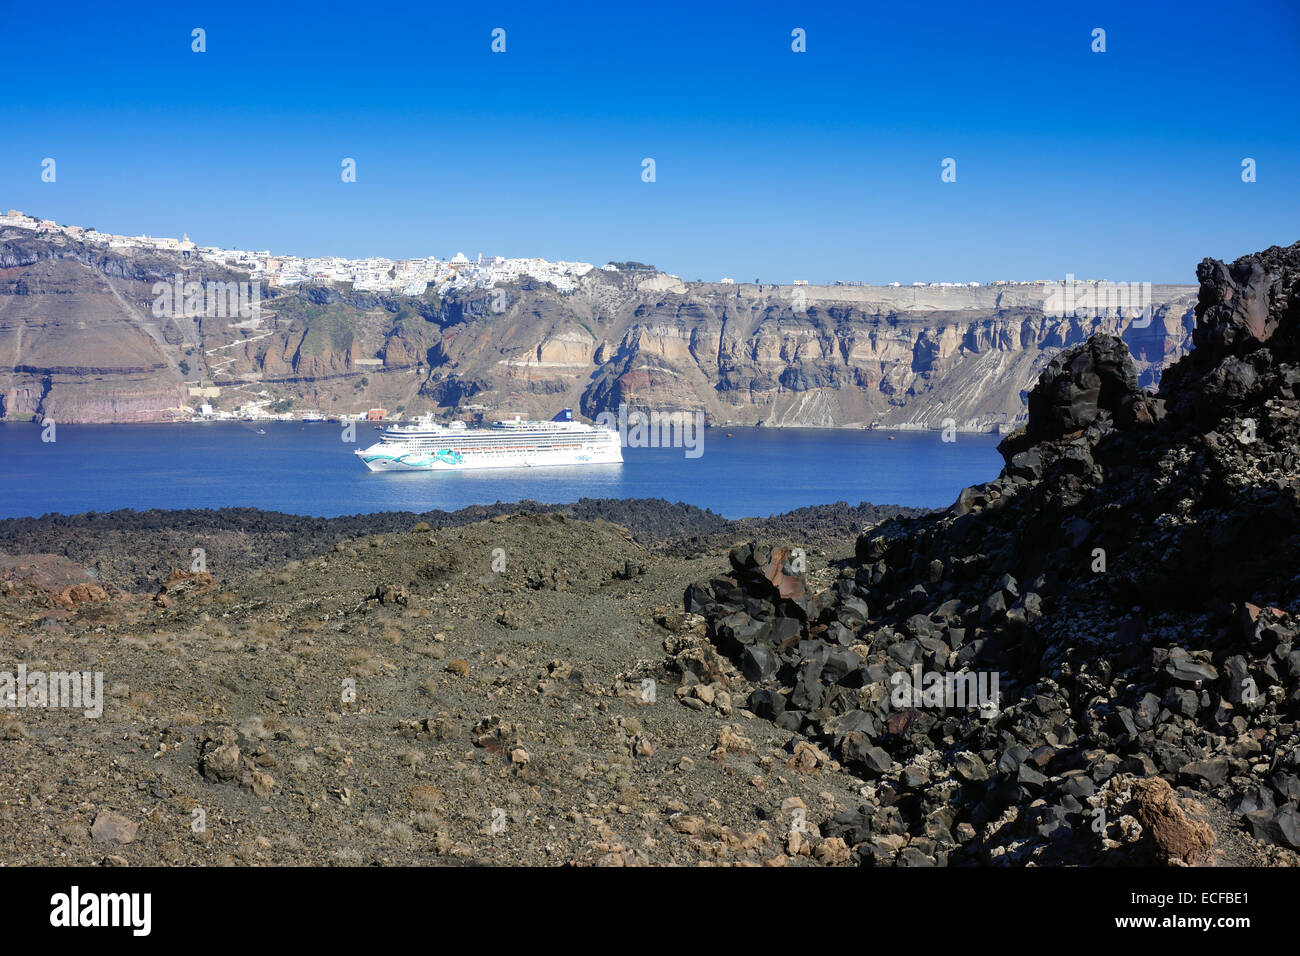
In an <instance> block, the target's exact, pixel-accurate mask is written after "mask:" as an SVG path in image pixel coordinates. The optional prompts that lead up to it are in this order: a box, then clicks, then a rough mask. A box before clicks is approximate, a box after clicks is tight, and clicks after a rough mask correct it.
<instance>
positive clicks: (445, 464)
mask: <svg viewBox="0 0 1300 956" xmlns="http://www.w3.org/2000/svg"><path fill="white" fill-rule="evenodd" d="M356 455H357V457H358V458H360V459H361V461H362V463H363V464H364V465H365V466H366V467H367V468H369V469H370V470H371V471H482V470H488V469H506V468H556V467H562V466H575V465H617V464H622V462H623V450H622V448H620V447H619V446H618V445H617V444H614V445H613V446H612V447H604V448H592V449H584V450H583V451H581V452H579V453H577V454H574V453H573V452H537V453H533V454H512V455H500V456H488V455H474V454H469V453H467V454H464V455H461V454H459V453H457V452H450V453H449V452H448V451H447V450H442V451H429V450H428V449H422V448H417V449H405V448H401V447H393V445H392V444H391V443H381V444H379V445H375V446H373V447H371V448H366V449H362V450H359V451H357V452H356Z"/></svg>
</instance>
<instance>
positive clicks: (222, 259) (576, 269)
mask: <svg viewBox="0 0 1300 956" xmlns="http://www.w3.org/2000/svg"><path fill="white" fill-rule="evenodd" d="M2 226H13V227H16V228H18V229H30V230H33V231H34V232H37V233H55V234H61V235H65V236H68V237H69V238H71V239H76V240H79V241H81V242H87V243H91V244H94V245H101V246H105V247H107V248H109V249H121V250H124V251H134V252H148V251H158V252H174V253H177V254H179V255H181V256H182V257H186V258H194V259H197V260H199V261H200V262H210V263H212V264H214V265H219V266H224V267H226V268H228V269H235V270H238V271H240V272H246V273H248V274H249V277H250V279H252V280H253V281H256V282H262V283H265V285H266V286H268V287H272V288H274V287H277V286H294V285H298V284H299V283H302V282H348V283H351V284H352V287H353V288H354V289H356V290H358V291H365V292H391V293H398V294H401V295H409V296H418V295H423V294H424V293H425V292H426V291H427V290H428V289H429V288H430V287H433V289H434V290H435V291H437V292H439V293H443V292H449V291H457V290H461V289H485V288H491V287H492V286H494V285H496V284H498V283H502V282H506V283H508V282H513V281H517V280H518V279H520V278H523V277H528V278H532V279H536V280H537V281H539V282H549V283H551V284H552V285H553V286H555V288H556V289H558V290H559V291H560V292H572V291H573V290H574V289H576V288H577V287H578V279H580V278H582V277H583V276H584V275H586V274H587V273H588V272H590V271H591V270H592V269H594V268H595V266H593V265H592V264H591V263H589V262H549V261H547V260H546V259H538V258H528V259H506V258H504V257H502V256H483V255H480V256H478V258H476V259H470V258H469V257H467V256H466V255H465V254H464V253H459V252H458V253H456V255H454V256H453V257H452V258H450V259H438V258H436V257H434V256H429V257H428V258H424V259H384V258H381V257H372V258H367V259H345V258H343V257H342V256H316V257H309V258H304V257H302V256H280V255H272V254H271V253H270V252H247V251H245V250H242V249H221V248H218V247H217V246H199V245H195V243H194V242H193V241H191V240H190V237H189V236H187V235H184V236H182V237H181V238H180V239H172V238H167V237H158V236H118V235H114V234H112V233H107V232H97V231H96V230H94V229H86V228H84V227H82V226H61V225H59V224H58V223H56V222H54V221H53V220H50V219H37V218H34V217H32V216H27V215H24V214H23V213H22V212H21V211H20V210H17V209H10V210H9V211H8V213H7V214H6V215H4V216H0V227H2Z"/></svg>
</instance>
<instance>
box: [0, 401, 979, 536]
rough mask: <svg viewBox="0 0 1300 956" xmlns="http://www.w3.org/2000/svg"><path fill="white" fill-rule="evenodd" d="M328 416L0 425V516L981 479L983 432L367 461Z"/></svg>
mask: <svg viewBox="0 0 1300 956" xmlns="http://www.w3.org/2000/svg"><path fill="white" fill-rule="evenodd" d="M371 427H373V426H368V425H364V424H359V425H358V427H357V429H356V442H355V443H347V442H345V441H343V440H342V438H343V432H342V430H341V429H340V427H339V426H338V425H337V424H328V423H319V424H302V423H291V422H268V423H261V424H252V423H240V422H210V423H194V424H153V425H58V426H57V428H56V430H55V432H54V435H53V438H54V440H53V441H44V440H42V439H43V437H50V436H49V435H48V433H47V432H46V431H45V430H44V429H42V427H41V426H39V425H35V424H22V423H8V424H0V518H14V517H39V516H42V515H46V514H50V513H62V514H81V513H83V512H92V511H93V512H107V511H115V510H117V509H120V508H133V509H136V510H144V509H148V508H224V507H253V508H261V509H265V510H270V511H282V512H287V513H289V514H300V515H313V516H317V517H336V516H339V515H353V514H366V513H371V512H376V511H414V512H421V511H430V510H438V509H440V510H445V511H455V510H457V509H459V508H464V507H467V506H470V505H486V504H493V503H496V502H514V501H524V500H532V501H538V502H543V503H548V504H567V503H570V502H574V501H577V500H578V499H580V498H664V499H666V500H668V501H670V502H677V501H682V502H685V503H687V504H691V505H696V506H698V507H700V508H707V509H710V510H712V511H714V512H716V513H718V514H720V515H722V516H724V517H726V518H741V517H767V516H770V515H774V514H781V513H783V512H786V511H791V510H793V509H795V508H800V507H804V506H806V505H817V504H831V503H834V502H837V501H845V502H848V503H850V504H858V503H859V502H863V501H867V502H871V503H872V504H878V505H883V504H896V505H908V506H912V507H924V508H938V507H946V506H948V505H950V504H952V502H953V501H954V500H955V499H956V497H957V493H958V492H959V491H960V490H961V489H962V488H964V487H965V486H967V485H972V484H978V483H980V482H983V481H989V480H991V479H992V478H994V477H996V476H997V474H998V471H999V470H1000V468H1001V465H1002V460H1001V457H1000V456H999V455H998V453H997V442H998V437H997V436H996V435H992V434H973V433H958V434H957V436H956V441H952V442H945V441H943V440H942V435H941V433H940V432H937V431H934V432H913V431H897V432H890V431H887V430H874V431H865V430H848V429H812V428H793V429H792V428H785V429H771V428H731V429H726V428H709V429H707V430H706V431H705V432H704V441H703V445H702V449H703V451H702V454H700V455H699V456H698V457H687V455H686V452H685V450H684V449H681V448H625V449H624V450H623V456H624V462H623V464H621V465H598V466H570V467H564V468H549V469H542V468H520V469H501V470H487V471H467V472H390V473H378V472H371V471H368V470H367V469H366V468H365V466H364V465H362V463H361V462H360V461H359V460H358V459H357V458H356V457H355V456H354V455H353V454H352V452H353V451H354V449H356V448H359V447H365V446H366V445H369V444H371V443H373V442H374V441H376V440H378V435H377V434H371V433H370V428H371Z"/></svg>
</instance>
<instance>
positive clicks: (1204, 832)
mask: <svg viewBox="0 0 1300 956" xmlns="http://www.w3.org/2000/svg"><path fill="white" fill-rule="evenodd" d="M1132 794H1133V806H1132V811H1131V812H1132V814H1133V816H1134V817H1135V818H1136V819H1137V821H1138V823H1140V824H1142V831H1143V842H1145V843H1147V845H1148V847H1149V848H1150V850H1151V854H1152V856H1153V858H1154V862H1156V863H1164V864H1177V863H1182V864H1186V865H1189V866H1194V865H1196V864H1197V863H1200V862H1202V861H1203V860H1204V859H1205V858H1206V857H1207V856H1208V855H1209V852H1210V847H1211V846H1212V845H1213V844H1214V831H1213V830H1211V829H1210V827H1209V825H1208V824H1206V823H1202V822H1201V821H1199V820H1193V819H1191V818H1190V817H1188V816H1187V814H1186V813H1185V812H1184V811H1183V808H1182V807H1181V806H1180V805H1179V803H1178V797H1177V795H1176V794H1175V793H1174V791H1173V788H1172V787H1170V786H1169V783H1168V782H1167V781H1166V780H1164V779H1163V778H1161V777H1148V778H1146V779H1143V780H1135V781H1133V784H1132Z"/></svg>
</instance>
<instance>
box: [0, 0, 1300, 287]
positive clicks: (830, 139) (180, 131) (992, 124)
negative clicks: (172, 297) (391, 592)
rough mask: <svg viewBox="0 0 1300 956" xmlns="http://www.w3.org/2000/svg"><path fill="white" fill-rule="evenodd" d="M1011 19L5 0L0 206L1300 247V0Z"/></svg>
mask: <svg viewBox="0 0 1300 956" xmlns="http://www.w3.org/2000/svg"><path fill="white" fill-rule="evenodd" d="M989 6H992V5H990V4H982V3H980V4H977V3H965V4H947V3H942V2H925V3H915V4H913V3H902V4H900V3H890V4H879V5H878V4H874V3H864V2H859V3H847V4H838V3H817V4H814V5H810V4H806V3H762V2H758V3H754V2H746V3H735V4H726V3H720V4H703V3H675V2H669V0H655V2H639V3H617V4H615V3H612V2H600V3H597V2H593V3H564V2H549V0H548V2H546V3H537V2H531V3H527V4H502V3H470V4H441V3H439V4H427V3H426V4H418V5H417V4H411V5H409V6H408V5H405V4H392V3H386V2H382V0H375V2H369V0H368V2H357V0H350V2H346V3H344V2H336V0H321V2H314V3H310V4H308V3H293V2H283V3H279V2H273V3H266V2H262V3H255V4H254V3H249V4H244V3H240V2H222V3H190V2H184V0H176V2H171V3H167V4H157V5H153V4H148V3H143V4H128V5H118V4H105V3H103V2H102V0H99V2H95V3H81V2H68V3H58V4H49V3H38V4H33V3H27V2H11V0H0V23H3V24H4V36H5V44H6V49H7V51H8V53H9V56H8V57H7V61H8V69H7V70H6V82H5V84H4V91H3V93H0V124H2V126H0V128H2V129H3V135H2V136H0V206H3V207H4V208H6V209H7V208H11V207H12V208H18V209H22V210H24V211H25V212H28V213H31V214H36V215H39V216H42V217H45V218H51V219H55V220H57V221H59V222H61V223H73V224H79V225H84V226H93V227H95V228H97V229H99V230H101V231H105V232H115V233H125V234H132V235H139V234H149V235H155V236H177V237H179V236H180V235H181V234H182V233H187V234H188V235H189V236H190V238H191V239H193V240H194V241H195V242H197V243H199V244H201V245H217V246H222V247H226V248H243V249H253V250H262V249H269V250H271V251H272V252H276V253H286V254H296V255H342V256H348V257H353V258H356V257H363V256H386V257H389V258H408V257H418V256H429V255H436V256H439V257H441V258H449V257H451V256H452V255H454V254H455V253H456V252H464V253H466V254H467V255H469V256H471V257H473V256H475V255H477V254H479V253H483V254H485V255H505V256H541V257H544V258H547V259H567V260H577V261H585V262H593V263H596V264H603V263H605V262H607V261H610V260H628V259H634V260H638V261H641V262H647V263H651V264H653V265H655V266H657V267H659V268H660V269H662V270H664V271H667V272H671V273H674V274H677V275H679V276H681V277H682V278H683V279H687V280H692V279H706V280H716V279H718V278H721V277H723V276H728V277H732V278H735V279H736V280H737V281H753V280H754V279H761V280H762V281H763V282H782V283H786V282H790V281H793V280H795V279H807V280H809V281H811V282H813V283H819V282H827V281H833V280H855V281H864V282H869V283H872V284H880V283H887V282H892V281H898V282H903V283H908V282H913V281H980V282H987V281H991V280H995V279H1039V278H1063V277H1064V276H1065V275H1066V274H1073V275H1075V276H1078V277H1080V278H1085V277H1090V278H1107V279H1110V280H1111V281H1149V282H1189V283H1190V282H1195V266H1196V263H1198V262H1199V261H1200V260H1201V259H1202V258H1203V257H1205V256H1212V257H1215V258H1222V259H1232V258H1236V257H1237V256H1240V255H1244V254H1247V253H1250V252H1253V251H1256V250H1258V249H1262V248H1265V247H1267V246H1270V245H1274V244H1282V245H1289V244H1291V243H1292V242H1295V241H1296V240H1300V123H1298V122H1297V119H1298V118H1300V117H1298V115H1297V114H1298V113H1300V97H1297V95H1296V92H1297V90H1300V3H1296V2H1294V0H1289V2H1282V0H1279V2H1249V0H1245V2H1238V0H1233V2H1231V3H1229V2H1227V0H1219V2H1215V3H1203V2H1200V0H1187V2H1177V3H1135V2H1132V0H1126V2H1121V3H1087V4H1077V5H1076V4H1071V3H1059V4H1058V3H1041V2H1036V3H1023V4H1020V3H1010V4H1000V5H997V6H998V7H999V8H1000V9H999V12H996V13H992V12H990V11H989V10H987V9H985V8H986V7H989ZM195 28H201V29H202V30H204V31H205V42H206V51H205V52H202V53H198V52H194V51H193V49H192V45H193V42H194V41H193V37H192V31H193V30H194V29H195ZM498 28H499V29H503V30H504V31H505V52H503V53H495V52H493V50H492V43H493V36H492V33H493V31H494V30H496V29H498ZM796 29H799V30H802V31H804V36H805V38H806V39H805V45H806V51H805V52H795V51H794V50H793V49H792V44H794V42H795V41H794V39H793V38H792V31H794V30H796ZM1097 29H1102V30H1104V31H1105V52H1093V49H1092V47H1093V45H1094V42H1095V41H1094V30H1097ZM46 158H51V159H54V160H55V181H54V182H44V181H42V168H43V167H42V163H43V161H44V160H45V159H46ZM345 158H351V159H353V160H355V163H356V181H355V182H344V181H343V178H342V175H341V173H342V163H343V160H344V159H345ZM647 158H648V159H653V160H654V181H653V182H646V181H644V179H643V168H644V167H643V161H644V160H645V159H647ZM1247 158H1250V159H1253V160H1254V161H1255V171H1256V172H1255V175H1256V181H1255V182H1249V183H1248V182H1243V181H1242V162H1243V160H1245V159H1247ZM945 159H952V160H955V172H956V180H955V181H954V182H944V181H943V180H942V175H941V174H942V173H943V162H944V160H945Z"/></svg>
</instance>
